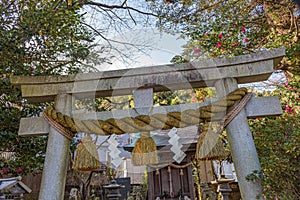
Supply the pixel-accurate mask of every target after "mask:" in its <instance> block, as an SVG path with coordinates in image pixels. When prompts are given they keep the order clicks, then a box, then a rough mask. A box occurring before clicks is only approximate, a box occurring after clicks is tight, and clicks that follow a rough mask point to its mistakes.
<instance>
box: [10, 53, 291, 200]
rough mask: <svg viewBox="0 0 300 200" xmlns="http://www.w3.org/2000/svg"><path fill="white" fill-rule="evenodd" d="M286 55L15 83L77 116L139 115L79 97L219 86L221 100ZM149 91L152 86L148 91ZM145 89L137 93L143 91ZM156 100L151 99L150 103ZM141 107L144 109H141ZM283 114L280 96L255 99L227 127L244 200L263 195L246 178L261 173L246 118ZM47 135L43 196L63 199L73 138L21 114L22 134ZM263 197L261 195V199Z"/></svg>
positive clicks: (139, 97) (139, 96) (33, 97)
mask: <svg viewBox="0 0 300 200" xmlns="http://www.w3.org/2000/svg"><path fill="white" fill-rule="evenodd" d="M284 55H285V49H284V48H278V49H273V50H265V51H260V52H257V53H254V54H248V55H243V56H237V57H233V58H213V59H207V60H201V61H197V62H190V63H183V64H168V65H161V66H152V67H141V68H132V69H122V70H114V71H104V72H96V73H87V74H74V75H64V76H37V77H29V76H15V77H12V79H11V82H12V84H13V85H15V86H16V87H19V88H20V89H21V91H22V96H23V98H25V99H27V100H28V102H51V101H54V102H55V108H56V110H57V111H60V112H62V113H63V114H66V115H72V116H73V117H74V118H77V119H80V120H84V119H101V120H105V119H109V118H121V117H125V116H131V117H135V116H136V115H137V113H136V110H133V109H129V110H116V111H105V112H86V113H82V112H78V111H75V109H74V107H75V100H76V99H81V98H97V97H110V96H120V95H132V94H134V101H136V102H139V103H137V104H136V105H146V104H147V105H150V103H143V101H146V102H149V99H145V98H149V96H152V94H150V95H149V94H145V95H143V93H144V92H150V93H153V92H159V91H168V90H169V91H175V90H180V89H192V88H199V87H215V88H216V91H217V96H218V98H220V97H223V96H225V95H226V94H228V93H230V92H232V91H233V90H235V89H236V88H237V87H238V84H245V83H252V82H258V81H265V80H267V79H268V78H269V77H270V75H271V74H272V73H273V72H274V67H275V66H276V65H277V64H278V63H279V62H280V61H281V59H282V57H283V56H284ZM149 89H150V90H149ZM139 90H141V92H135V93H134V91H139ZM151 101H152V100H150V102H151ZM203 105H205V103H192V104H180V105H174V106H163V107H153V108H151V113H152V114H155V113H164V114H165V113H166V112H171V111H184V110H187V109H191V108H198V107H200V106H203ZM143 109H145V110H144V111H143ZM149 110H150V108H149V107H147V106H146V107H145V108H143V107H140V108H139V112H140V113H148V112H149ZM280 114H282V109H281V106H280V103H279V99H278V97H260V98H254V97H253V98H251V100H250V101H249V102H248V104H247V105H246V107H245V109H243V110H242V111H241V112H240V113H239V114H238V115H237V116H236V117H235V119H234V120H233V121H231V123H230V124H229V125H228V126H227V134H228V138H229V144H230V147H231V153H232V157H233V162H234V166H235V171H236V173H237V178H238V184H239V188H240V191H241V195H242V198H243V199H245V200H252V199H256V198H257V195H261V193H262V186H261V185H260V183H259V182H255V181H247V180H246V176H247V175H249V174H251V173H253V171H255V170H257V171H260V170H261V167H260V163H259V159H258V156H257V153H256V148H255V145H254V142H253V138H252V134H251V132H250V129H249V125H248V123H247V118H256V117H265V116H276V115H280ZM46 134H48V135H49V138H48V144H47V152H46V158H45V164H44V169H43V176H42V183H41V188H40V195H39V199H40V200H49V199H53V200H61V199H63V197H64V189H65V182H66V173H67V164H68V159H69V146H70V141H69V140H68V139H67V138H65V137H64V136H63V135H61V134H60V133H59V132H58V131H57V130H56V129H54V128H53V127H51V126H49V124H48V123H47V122H46V121H45V120H44V119H43V118H42V117H34V118H22V119H21V122H20V127H19V135H22V136H34V135H46ZM260 198H261V199H262V197H260Z"/></svg>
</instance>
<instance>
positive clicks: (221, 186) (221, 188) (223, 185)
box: [217, 175, 234, 200]
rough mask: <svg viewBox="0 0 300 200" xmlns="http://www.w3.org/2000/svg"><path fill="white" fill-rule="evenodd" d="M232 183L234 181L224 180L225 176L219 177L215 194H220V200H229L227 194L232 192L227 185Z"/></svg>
mask: <svg viewBox="0 0 300 200" xmlns="http://www.w3.org/2000/svg"><path fill="white" fill-rule="evenodd" d="M233 181H234V179H229V178H226V177H225V175H221V177H220V178H219V179H218V180H217V184H218V189H217V192H220V193H221V194H222V197H223V198H222V200H229V194H230V192H231V191H232V190H231V188H230V185H229V183H231V182H233Z"/></svg>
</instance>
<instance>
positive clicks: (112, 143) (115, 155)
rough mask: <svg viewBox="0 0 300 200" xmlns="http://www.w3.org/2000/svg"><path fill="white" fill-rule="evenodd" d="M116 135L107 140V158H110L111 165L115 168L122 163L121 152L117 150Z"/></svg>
mask: <svg viewBox="0 0 300 200" xmlns="http://www.w3.org/2000/svg"><path fill="white" fill-rule="evenodd" d="M116 137H117V136H116V135H115V134H112V135H111V136H110V138H109V139H108V140H107V142H108V144H109V145H108V149H109V151H110V152H109V156H110V157H111V163H112V164H113V165H114V166H115V167H116V168H117V167H119V165H120V164H121V163H122V159H121V158H120V153H121V151H120V150H119V149H118V145H119V143H118V141H117V140H116Z"/></svg>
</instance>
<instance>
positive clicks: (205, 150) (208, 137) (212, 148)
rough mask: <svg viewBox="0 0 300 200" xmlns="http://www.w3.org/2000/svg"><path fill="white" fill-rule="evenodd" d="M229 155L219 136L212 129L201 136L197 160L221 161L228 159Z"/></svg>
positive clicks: (197, 149) (198, 143)
mask: <svg viewBox="0 0 300 200" xmlns="http://www.w3.org/2000/svg"><path fill="white" fill-rule="evenodd" d="M228 155H229V153H228V152H226V150H225V148H224V145H223V142H222V140H221V137H220V135H219V134H216V133H215V132H213V130H212V129H211V128H210V129H208V130H204V131H203V132H202V133H201V134H200V136H199V138H198V142H197V148H196V159H198V160H219V159H224V158H227V157H228Z"/></svg>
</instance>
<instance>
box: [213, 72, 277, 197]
mask: <svg viewBox="0 0 300 200" xmlns="http://www.w3.org/2000/svg"><path fill="white" fill-rule="evenodd" d="M237 87H238V84H237V81H236V80H235V79H233V78H227V79H224V80H220V81H218V82H217V83H216V90H217V95H218V97H222V96H225V95H226V94H228V93H230V92H232V91H234V90H236V89H237ZM271 105H273V104H271ZM252 109H255V108H252ZM255 110H256V109H255ZM256 111H258V110H256ZM226 132H227V138H228V142H229V146H230V150H231V155H232V159H233V163H234V168H235V171H236V173H237V178H238V184H239V188H240V191H241V195H242V199H247V200H248V199H249V200H250V199H262V185H261V183H260V182H259V181H247V180H246V177H247V175H249V174H251V173H253V172H254V171H255V170H257V171H258V172H260V171H261V166H260V163H259V159H258V155H257V152H256V148H255V144H254V141H253V137H252V133H251V131H250V128H249V125H248V122H247V115H246V111H245V109H242V110H241V112H239V114H238V115H237V116H236V117H235V118H234V119H233V120H232V121H231V122H230V123H229V124H228V126H227V128H226Z"/></svg>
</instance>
